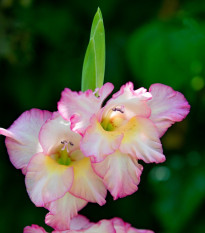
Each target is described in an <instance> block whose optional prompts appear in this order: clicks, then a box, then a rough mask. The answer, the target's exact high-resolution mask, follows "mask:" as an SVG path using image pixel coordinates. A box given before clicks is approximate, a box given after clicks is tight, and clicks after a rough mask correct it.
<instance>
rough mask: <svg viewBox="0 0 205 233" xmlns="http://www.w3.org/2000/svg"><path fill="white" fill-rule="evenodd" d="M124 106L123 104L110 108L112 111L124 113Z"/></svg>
mask: <svg viewBox="0 0 205 233" xmlns="http://www.w3.org/2000/svg"><path fill="white" fill-rule="evenodd" d="M124 108H125V107H124V106H120V107H114V108H112V111H114V112H116V111H118V112H121V113H124Z"/></svg>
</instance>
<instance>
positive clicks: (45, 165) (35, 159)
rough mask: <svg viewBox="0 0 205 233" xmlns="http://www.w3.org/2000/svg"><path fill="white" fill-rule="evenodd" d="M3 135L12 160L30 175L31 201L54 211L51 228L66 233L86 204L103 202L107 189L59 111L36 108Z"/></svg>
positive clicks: (50, 216)
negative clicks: (71, 222) (71, 221)
mask: <svg viewBox="0 0 205 233" xmlns="http://www.w3.org/2000/svg"><path fill="white" fill-rule="evenodd" d="M0 133H1V134H3V135H5V136H6V146H7V149H8V153H9V155H10V159H11V162H12V163H13V164H14V166H15V167H16V168H20V169H23V172H24V174H25V175H26V178H25V182H26V188H27V192H28V194H29V196H30V198H31V200H32V201H33V203H34V204H35V205H36V206H41V207H45V208H47V209H48V210H49V211H50V212H49V213H48V214H47V216H46V223H47V224H48V225H50V226H52V227H53V228H55V229H58V230H67V229H69V221H70V219H71V218H73V217H74V216H76V215H77V213H78V211H79V210H80V209H82V208H83V207H84V206H85V205H86V204H87V202H97V203H98V204H100V205H103V204H105V197H106V192H107V190H106V188H105V185H104V184H103V181H102V180H101V178H100V177H99V176H97V175H96V174H95V172H94V171H93V169H92V167H91V162H90V159H89V158H87V157H85V156H84V155H83V153H82V152H81V150H80V147H79V143H80V139H81V136H80V135H79V134H77V133H75V132H73V131H71V130H70V122H68V121H65V120H63V119H62V117H61V116H60V115H59V114H58V113H54V114H52V113H50V112H48V111H40V110H37V109H32V110H30V111H27V112H24V113H23V114H22V115H21V116H20V117H19V118H18V119H17V120H16V121H15V122H14V124H13V125H12V126H11V127H10V128H9V129H8V130H6V129H2V128H1V129H0Z"/></svg>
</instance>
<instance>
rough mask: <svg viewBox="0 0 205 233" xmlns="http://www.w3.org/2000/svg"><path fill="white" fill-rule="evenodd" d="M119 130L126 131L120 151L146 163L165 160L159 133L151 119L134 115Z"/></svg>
mask: <svg viewBox="0 0 205 233" xmlns="http://www.w3.org/2000/svg"><path fill="white" fill-rule="evenodd" d="M118 130H120V132H123V133H124V137H123V140H122V143H121V145H120V151H121V152H122V153H125V154H130V155H132V156H133V157H134V158H137V159H142V160H143V161H144V162H145V163H153V162H155V163H161V162H164V161H165V156H164V155H163V151H162V145H161V142H160V140H159V134H158V131H157V129H156V127H155V126H154V124H153V123H152V121H151V120H149V119H147V118H142V117H133V118H132V119H130V120H129V122H128V123H127V124H126V125H124V126H122V127H120V128H119V129H118Z"/></svg>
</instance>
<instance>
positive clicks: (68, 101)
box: [58, 83, 113, 134]
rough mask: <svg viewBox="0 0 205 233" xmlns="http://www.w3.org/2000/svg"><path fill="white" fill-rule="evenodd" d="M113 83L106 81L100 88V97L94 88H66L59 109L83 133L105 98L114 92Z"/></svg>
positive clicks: (72, 127)
mask: <svg viewBox="0 0 205 233" xmlns="http://www.w3.org/2000/svg"><path fill="white" fill-rule="evenodd" d="M112 90H113V85H112V84H111V83H106V84H104V85H103V87H101V88H100V89H99V95H100V97H96V96H95V95H94V94H93V91H92V90H87V91H85V92H81V91H80V92H73V91H71V90H70V89H68V88H66V89H65V90H64V91H63V92H62V94H61V99H60V101H59V102H58V111H59V113H60V114H61V115H62V117H63V118H64V119H65V120H70V121H71V129H72V130H74V131H76V132H78V133H81V134H83V132H84V130H85V129H86V128H87V126H88V125H89V120H90V118H91V116H92V115H93V114H94V113H96V112H98V111H99V109H100V107H101V105H102V102H103V101H104V99H105V98H106V97H107V96H108V95H109V94H110V93H111V92H112Z"/></svg>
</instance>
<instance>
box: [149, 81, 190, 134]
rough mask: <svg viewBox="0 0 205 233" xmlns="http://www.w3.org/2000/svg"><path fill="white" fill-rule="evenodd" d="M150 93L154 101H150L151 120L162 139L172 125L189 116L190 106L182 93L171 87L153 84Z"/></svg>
mask: <svg viewBox="0 0 205 233" xmlns="http://www.w3.org/2000/svg"><path fill="white" fill-rule="evenodd" d="M149 91H150V92H151V94H152V99H151V100H150V101H148V105H149V106H150V108H151V111H152V112H151V116H150V119H151V120H152V121H153V122H154V123H155V125H156V126H157V129H158V131H159V135H160V137H161V136H162V135H163V134H164V133H165V132H166V131H167V129H168V128H169V127H170V126H171V125H172V124H174V123H175V122H179V121H182V120H183V119H184V118H185V117H186V116H187V114H188V113H189V110H190V105H189V104H188V102H187V100H186V99H185V97H184V96H183V95H182V94H181V93H180V92H178V91H174V90H173V89H172V88H171V87H169V86H166V85H163V84H153V85H151V87H150V89H149Z"/></svg>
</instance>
